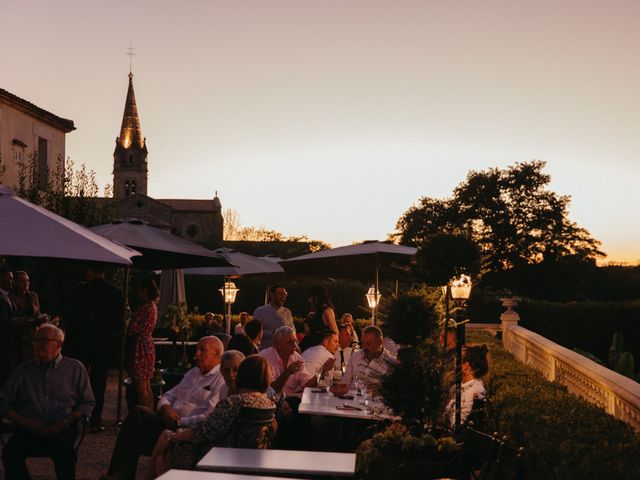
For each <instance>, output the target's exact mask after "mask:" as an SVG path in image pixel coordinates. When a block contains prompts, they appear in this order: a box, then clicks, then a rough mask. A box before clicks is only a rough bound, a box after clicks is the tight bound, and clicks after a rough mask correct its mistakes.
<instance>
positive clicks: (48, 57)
mask: <svg viewBox="0 0 640 480" xmlns="http://www.w3.org/2000/svg"><path fill="white" fill-rule="evenodd" d="M0 5H1V6H2V9H1V11H2V17H3V22H2V24H3V27H2V29H1V31H0V35H1V36H2V45H3V48H2V55H1V56H0V58H1V59H2V67H1V69H0V88H4V89H6V90H8V91H10V92H11V93H13V94H15V95H18V96H20V97H22V98H25V99H27V100H29V101H31V102H33V103H35V104H36V105H38V106H40V107H42V108H45V109H47V110H50V111H52V112H53V113H55V114H57V115H59V116H62V117H65V118H70V119H72V120H73V121H74V122H75V125H76V127H77V130H76V131H74V132H72V133H70V134H68V135H67V154H68V155H69V156H71V158H72V159H73V160H74V161H75V162H76V163H85V164H86V165H87V166H88V167H89V168H91V169H93V170H95V171H96V173H97V177H98V181H99V184H100V185H101V186H103V185H104V184H106V183H108V182H111V172H112V165H113V156H112V155H113V149H114V146H115V143H114V139H115V137H116V136H117V135H118V133H119V127H120V122H121V120H122V113H123V109H124V101H125V96H126V89H127V74H128V73H129V58H128V57H127V56H125V52H126V49H127V47H128V46H129V44H131V45H132V46H133V48H134V49H135V53H136V56H135V57H134V59H133V73H134V86H135V91H136V98H137V103H138V110H139V112H140V120H141V124H142V132H143V134H144V136H145V137H146V138H147V146H148V149H149V157H148V162H149V169H150V175H149V195H151V196H153V197H156V198H210V197H213V195H214V192H215V191H216V190H217V191H218V192H219V195H220V198H221V201H222V204H223V208H232V209H234V210H236V211H237V212H238V214H239V217H240V221H241V223H242V225H244V226H247V225H256V226H257V225H263V226H265V227H267V228H269V229H274V230H278V231H281V232H283V233H285V234H288V235H301V234H306V235H308V236H310V237H311V238H316V239H320V240H324V241H327V242H329V243H331V244H332V245H333V246H339V245H344V244H350V243H352V242H356V241H361V240H365V239H384V238H385V237H386V235H387V234H388V233H390V232H392V231H393V230H394V226H395V223H396V221H397V219H398V218H399V217H400V215H402V213H403V212H404V211H405V210H406V209H407V208H408V207H409V206H410V205H411V204H412V203H414V202H416V201H417V200H418V199H419V197H420V196H423V195H426V196H432V197H446V196H449V195H450V194H451V191H452V189H453V188H454V187H455V186H456V185H457V184H458V183H460V182H461V181H462V180H463V179H464V178H465V176H466V174H467V172H468V171H469V170H471V169H473V170H480V169H485V168H489V167H505V166H507V165H510V164H513V163H515V162H519V161H527V160H532V159H540V160H545V161H546V162H547V172H548V173H550V174H551V176H552V183H551V188H552V189H553V190H554V191H556V192H557V193H559V194H563V195H570V196H571V197H572V199H573V200H572V205H571V218H572V219H573V220H575V221H576V222H577V223H578V224H579V225H580V226H582V227H584V228H586V229H588V230H589V231H590V232H591V233H592V234H593V236H594V237H595V238H597V239H599V240H601V241H602V248H603V250H604V251H605V252H607V253H608V255H609V257H608V260H612V261H624V262H631V263H634V264H635V263H637V262H638V261H640V222H639V221H638V211H639V210H640V195H638V193H637V192H638V190H639V189H640V167H639V164H638V152H640V2H638V1H623V0H617V1H615V2H604V1H588V0H581V1H562V2H557V1H546V0H539V1H536V2H521V1H491V0H485V1H483V2H477V1H473V2H472V1H455V2H445V1H427V0H416V1H402V0H395V1H377V0H362V1H360V0H348V1H345V0H340V1H337V0H335V1H334V0H316V1H304V0H292V1H275V0H271V1H269V0H256V1H243V0H228V1H214V0H200V1H193V0H183V1H180V2H169V1H160V0H154V1H152V0H144V1H142V0H138V1H135V2H133V1H127V2H124V1H113V0H112V1H109V2H87V1H81V0H56V1H55V2H51V1H33V0H28V1H21V2H16V1H10V0H0Z"/></svg>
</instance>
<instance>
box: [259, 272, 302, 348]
mask: <svg viewBox="0 0 640 480" xmlns="http://www.w3.org/2000/svg"><path fill="white" fill-rule="evenodd" d="M286 299H287V290H286V289H285V288H284V286H282V285H274V286H273V287H271V288H270V289H269V303H267V304H266V305H263V306H261V307H258V308H256V311H255V312H253V319H254V320H256V319H257V320H260V321H261V322H262V330H263V334H262V343H261V345H260V348H261V349H265V348H269V347H270V346H271V345H272V341H273V334H274V332H275V331H276V330H277V329H278V328H280V327H283V326H288V327H291V328H293V316H292V315H291V310H289V309H288V308H286V307H285V306H284V302H285V301H286Z"/></svg>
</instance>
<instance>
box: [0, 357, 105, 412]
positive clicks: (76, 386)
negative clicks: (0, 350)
mask: <svg viewBox="0 0 640 480" xmlns="http://www.w3.org/2000/svg"><path fill="white" fill-rule="evenodd" d="M95 403H96V402H95V400H94V398H93V392H92V391H91V385H90V384H89V375H88V374H87V370H86V369H85V368H84V366H83V365H82V363H80V362H79V361H78V360H74V359H73V358H68V357H63V356H62V355H58V357H57V358H56V359H55V360H53V361H52V362H50V363H49V364H41V363H40V362H38V361H36V360H29V361H26V362H24V363H23V364H22V365H20V366H19V367H18V368H16V370H15V372H14V373H13V375H12V376H11V378H9V380H7V382H6V383H5V384H4V386H3V387H2V390H0V416H4V415H5V414H6V413H7V412H9V411H10V410H13V411H14V412H16V413H18V414H20V415H22V416H23V417H26V418H28V419H31V420H40V421H43V422H46V423H52V422H55V421H57V420H62V419H64V418H66V417H67V416H69V414H71V412H73V411H78V412H81V413H82V414H83V415H85V416H87V417H88V416H90V415H91V412H92V411H93V407H94V405H95Z"/></svg>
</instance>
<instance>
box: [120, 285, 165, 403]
mask: <svg viewBox="0 0 640 480" xmlns="http://www.w3.org/2000/svg"><path fill="white" fill-rule="evenodd" d="M159 293H160V292H159V291H158V287H157V286H156V284H155V282H154V281H153V279H151V278H147V279H144V280H142V281H141V282H140V284H139V285H138V290H137V296H138V301H139V302H140V303H139V306H138V308H137V310H136V311H135V312H134V314H133V317H132V318H131V322H130V323H129V328H128V329H127V335H128V336H129V339H130V341H129V345H130V347H129V348H130V350H129V369H128V370H129V376H130V377H131V382H132V385H133V388H134V389H135V392H136V395H137V397H138V405H142V406H144V407H147V408H149V409H151V410H153V392H152V391H151V378H152V377H153V370H154V365H155V361H156V351H155V345H154V344H153V339H152V338H151V333H152V332H153V329H154V328H155V327H156V322H157V321H158V308H157V306H156V302H157V300H158V296H159Z"/></svg>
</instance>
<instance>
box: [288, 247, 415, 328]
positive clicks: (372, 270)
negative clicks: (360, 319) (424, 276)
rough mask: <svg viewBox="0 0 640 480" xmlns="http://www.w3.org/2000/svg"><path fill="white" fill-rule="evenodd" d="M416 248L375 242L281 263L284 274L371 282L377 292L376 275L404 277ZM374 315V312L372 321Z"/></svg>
mask: <svg viewBox="0 0 640 480" xmlns="http://www.w3.org/2000/svg"><path fill="white" fill-rule="evenodd" d="M417 251H418V249H417V248H414V247H407V246H404V245H395V244H393V243H385V242H378V241H371V242H364V243H360V244H358V245H347V246H344V247H337V248H331V249H328V250H320V251H319V252H314V253H309V254H307V255H302V256H299V257H294V258H290V259H288V260H283V261H281V262H280V265H282V267H283V268H284V271H285V272H286V273H287V274H291V275H296V276H301V277H337V278H355V279H361V280H372V281H373V283H374V285H375V288H376V291H377V292H378V291H380V287H379V282H380V275H381V274H382V275H384V276H385V277H387V278H395V279H398V278H404V277H406V275H407V267H408V265H409V263H410V262H411V260H412V258H413V256H414V255H415V253H416V252H417ZM375 315H376V312H374V320H375Z"/></svg>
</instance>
